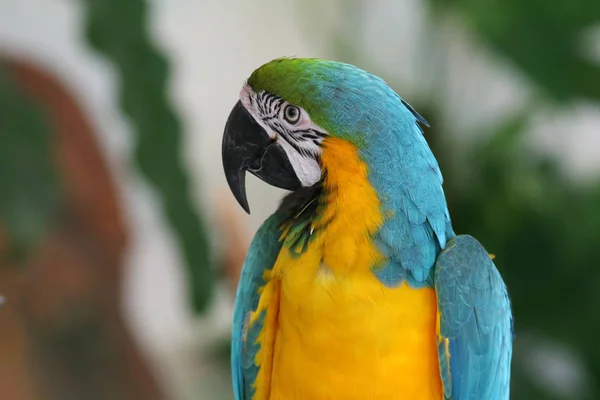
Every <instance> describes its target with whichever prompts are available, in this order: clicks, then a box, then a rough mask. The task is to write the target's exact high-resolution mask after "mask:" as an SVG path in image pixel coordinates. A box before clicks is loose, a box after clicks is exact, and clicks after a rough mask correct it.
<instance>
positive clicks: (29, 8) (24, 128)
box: [0, 0, 600, 400]
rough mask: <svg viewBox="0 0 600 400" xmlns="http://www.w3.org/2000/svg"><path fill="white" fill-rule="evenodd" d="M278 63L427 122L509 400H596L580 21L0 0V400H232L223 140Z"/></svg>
mask: <svg viewBox="0 0 600 400" xmlns="http://www.w3.org/2000/svg"><path fill="white" fill-rule="evenodd" d="M279 56H308V57H313V56H314V57H323V58H329V59H335V60H339V61H345V62H350V63H353V64H356V65H358V66H360V67H362V68H365V69H368V70H370V71H371V72H374V73H376V74H378V75H380V76H382V77H383V78H384V79H386V80H387V81H388V83H390V85H392V86H393V87H394V88H395V89H396V90H397V91H398V93H400V95H401V96H402V97H403V98H405V99H406V100H407V101H408V102H410V103H411V104H412V105H413V106H414V107H415V108H416V109H417V110H418V111H419V112H420V113H421V114H423V115H424V116H425V118H426V119H427V120H428V121H429V123H430V124H431V128H430V129H426V131H425V135H426V138H427V140H428V141H429V143H430V145H431V146H432V148H433V151H434V153H435V154H436V156H437V158H438V160H439V162H440V165H441V167H442V172H443V173H444V177H445V190H446V194H447V198H448V201H449V206H450V212H451V215H452V217H453V222H454V226H455V230H456V231H457V232H459V233H467V232H468V233H470V234H472V235H474V236H476V237H477V238H478V239H479V240H480V241H481V242H482V243H483V244H484V245H485V246H486V248H487V249H488V250H489V251H490V252H491V253H494V254H495V255H496V259H495V261H496V264H497V266H498V268H499V269H500V270H501V273H502V275H503V277H504V279H505V281H506V283H507V285H508V287H509V291H510V294H511V297H512V301H513V307H514V314H515V325H516V331H517V339H516V342H515V356H514V362H513V380H512V395H511V398H512V399H517V400H518V399H541V400H545V399H548V400H550V399H552V400H562V399H565V400H567V399H577V400H579V399H581V400H587V399H590V400H593V399H600V347H599V346H598V345H597V342H596V339H597V334H598V332H600V312H599V311H598V309H600V251H599V249H600V173H599V172H600V107H599V101H600V2H598V1H596V0H576V1H568V2H561V1H542V0H528V1H517V0H506V1H503V2H499V1H491V0H479V1H475V0H377V1H366V0H345V1H344V0H331V1H316V0H303V1H299V0H284V1H276V0H259V1H254V2H244V1H243V0H236V1H217V0H212V1H209V0H170V1H169V0H154V1H145V0H80V1H77V0H4V1H3V2H1V3H0V294H1V295H2V296H3V305H2V306H1V307H0V341H1V342H2V343H3V346H2V348H1V349H0V382H2V383H1V385H0V386H1V389H0V391H1V393H2V394H1V395H0V397H1V398H2V399H10V400H13V399H14V400H30V399H31V400H38V399H40V400H42V399H44V400H45V399H60V400H65V399H76V400H78V399H83V398H85V399H93V400H95V399H117V400H119V399H123V400H127V399H133V400H137V399H143V400H146V399H148V400H151V399H175V400H179V399H182V400H184V399H185V400H187V399H190V400H191V399H215V400H220V399H223V400H229V399H232V398H233V394H232V391H231V387H230V376H229V366H228V351H229V350H228V339H229V329H230V319H231V314H232V305H233V293H234V290H235V285H236V284H237V277H238V274H239V270H240V267H241V263H242V261H243V257H244V254H245V251H246V248H247V245H248V243H249V240H250V238H251V236H252V234H253V233H254V231H255V230H256V229H257V227H258V225H259V224H260V222H261V221H262V220H264V218H266V216H267V215H269V214H270V213H271V212H272V211H273V210H274V208H275V207H276V204H277V202H278V199H279V198H280V196H281V195H282V194H283V192H282V191H280V190H277V189H274V188H270V187H267V186H266V185H264V184H262V183H260V182H258V181H256V180H254V179H251V180H250V182H249V198H250V204H251V208H252V210H253V213H252V215H251V216H246V215H245V214H243V213H242V212H241V210H240V209H239V207H238V206H237V204H235V202H234V201H233V198H232V197H231V195H230V194H229V192H228V189H227V186H226V182H225V179H224V176H223V173H222V169H221V161H220V138H221V132H222V129H223V126H224V123H225V120H226V118H227V115H228V113H229V111H230V109H231V107H232V106H233V104H234V103H235V101H236V99H237V96H238V91H239V89H240V87H241V84H242V82H243V81H244V80H245V79H246V77H247V76H248V75H249V74H250V73H251V72H252V70H253V69H254V68H256V67H258V66H259V65H261V64H262V63H264V62H266V61H268V60H270V59H272V58H275V57H279Z"/></svg>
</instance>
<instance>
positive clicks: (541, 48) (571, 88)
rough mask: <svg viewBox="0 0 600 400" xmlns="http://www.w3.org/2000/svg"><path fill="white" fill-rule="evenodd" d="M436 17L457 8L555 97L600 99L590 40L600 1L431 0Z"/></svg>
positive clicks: (598, 74) (480, 33)
mask: <svg viewBox="0 0 600 400" xmlns="http://www.w3.org/2000/svg"><path fill="white" fill-rule="evenodd" d="M429 3H430V5H431V11H432V14H433V15H434V16H437V15H442V16H443V15H445V14H446V12H447V11H452V12H456V13H457V14H458V15H459V16H460V17H461V19H462V20H463V21H467V22H469V23H470V26H471V28H472V30H473V32H475V33H476V34H477V35H478V36H479V37H480V38H481V39H483V40H485V41H486V42H487V43H488V44H490V45H492V46H493V47H494V48H495V50H496V51H498V53H499V54H500V55H504V56H505V57H507V58H509V59H510V60H512V61H513V62H514V63H515V64H517V66H518V67H519V68H520V69H521V70H522V71H523V72H525V73H526V74H527V75H528V77H529V78H530V79H531V80H532V81H533V82H535V83H537V84H538V85H539V86H540V87H541V88H543V89H544V90H545V91H546V92H547V93H548V94H549V95H551V96H552V97H553V98H555V99H556V100H572V99H574V98H579V97H582V98H588V99H595V100H600V64H598V63H597V62H595V61H594V60H593V59H592V58H591V57H589V54H586V51H585V50H586V49H585V38H586V34H587V33H588V32H589V30H590V29H591V28H593V27H595V26H597V24H598V23H599V22H600V1H597V0H571V1H548V0H528V1H522V0H503V1H497V0H429Z"/></svg>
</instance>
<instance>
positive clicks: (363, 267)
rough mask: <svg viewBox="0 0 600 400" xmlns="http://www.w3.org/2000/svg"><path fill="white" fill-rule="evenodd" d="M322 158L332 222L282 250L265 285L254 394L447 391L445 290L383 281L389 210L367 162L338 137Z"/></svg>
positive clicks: (285, 398) (271, 397)
mask: <svg viewBox="0 0 600 400" xmlns="http://www.w3.org/2000/svg"><path fill="white" fill-rule="evenodd" d="M322 162H323V164H324V166H325V167H326V168H327V171H328V175H327V180H326V181H325V188H326V189H327V186H328V185H329V186H330V187H331V190H332V191H335V193H334V196H332V198H331V199H330V200H329V203H328V206H327V208H326V210H325V214H327V215H326V216H325V219H326V220H329V221H330V222H329V223H328V225H327V228H326V229H324V230H322V231H321V232H320V233H319V234H317V235H315V237H314V238H313V239H312V241H311V243H310V245H309V246H308V249H307V250H306V252H304V253H303V254H302V255H301V256H300V257H297V256H293V255H292V254H291V253H290V252H289V251H287V250H286V249H285V248H284V249H283V250H282V251H281V254H280V255H279V258H278V260H277V262H276V264H275V266H274V268H273V270H272V273H271V276H270V279H271V281H270V283H269V284H267V286H266V287H265V289H264V291H263V293H265V294H266V297H269V299H270V301H269V304H268V305H266V304H265V305H264V306H265V308H268V312H267V320H268V321H271V322H270V323H266V324H265V328H264V332H262V338H263V340H264V343H263V344H266V343H270V348H269V349H268V350H267V349H265V350H264V351H261V352H260V353H259V356H257V362H259V363H260V364H261V367H263V366H266V367H267V368H265V370H263V371H261V374H259V377H258V379H257V381H256V382H255V387H256V388H257V390H256V394H255V397H254V400H309V399H310V400H327V399H332V400H334V399H335V400H354V399H356V400H393V399H410V400H441V399H442V398H443V395H442V385H441V381H440V374H439V366H438V358H437V347H436V322H437V305H436V297H435V293H434V291H433V290H432V289H429V288H426V289H413V288H411V287H409V286H408V285H406V284H403V285H401V286H400V287H397V288H387V287H385V286H384V285H382V284H381V283H380V282H379V281H378V280H377V278H376V277H375V276H374V275H373V272H372V268H373V267H376V266H377V265H378V263H379V262H380V261H382V257H381V255H380V254H379V252H378V251H377V249H376V248H375V247H374V245H373V244H372V242H371V239H370V237H371V235H372V234H373V233H374V232H375V231H376V230H377V229H378V228H379V227H380V226H381V223H382V222H383V216H382V215H381V211H380V204H379V200H378V198H377V195H376V193H375V192H374V190H373V189H372V187H371V186H370V184H369V183H368V180H367V171H366V167H365V165H364V164H363V163H362V162H361V161H360V160H359V158H358V156H357V153H356V149H355V148H354V147H353V146H352V145H350V144H348V143H346V142H343V141H341V140H336V139H328V140H327V142H326V143H325V149H324V151H323V155H322ZM273 297H277V300H276V301H273ZM261 300H262V299H261ZM261 302H262V301H261ZM263 304H264V303H263ZM267 357H268V358H269V360H268V362H267V364H264V362H265V358H267ZM261 369H262V368H261ZM267 370H269V371H270V374H269V373H268V371H267Z"/></svg>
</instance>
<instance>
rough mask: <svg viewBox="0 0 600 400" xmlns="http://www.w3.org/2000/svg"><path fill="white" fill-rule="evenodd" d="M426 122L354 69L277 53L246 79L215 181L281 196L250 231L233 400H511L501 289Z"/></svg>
mask: <svg viewBox="0 0 600 400" xmlns="http://www.w3.org/2000/svg"><path fill="white" fill-rule="evenodd" d="M419 124H423V125H426V126H427V122H426V121H425V120H424V119H423V117H421V116H420V115H419V114H418V113H417V112H416V111H415V110H414V109H413V108H412V107H411V106H410V105H409V104H408V103H407V102H406V101H404V100H403V99H402V98H401V97H400V96H399V95H398V94H396V93H395V92H394V91H393V90H392V89H391V88H390V87H389V86H388V85H387V84H386V83H385V82H384V81H383V80H382V79H380V78H379V77H377V76H374V75H372V74H370V73H368V72H366V71H364V70H362V69H359V68H357V67H355V66H352V65H349V64H344V63H339V62H333V61H327V60H320V59H312V58H311V59H306V58H279V59H275V60H273V61H271V62H268V63H267V64H265V65H263V66H261V67H260V68H258V69H257V70H256V71H254V72H253V73H252V75H251V76H250V78H248V80H247V82H246V83H245V84H244V86H243V88H242V90H241V93H240V98H239V101H238V102H237V103H236V105H235V106H234V108H233V110H232V112H231V114H230V115H229V118H228V120H227V123H226V126H225V132H224V136H223V143H222V157H223V167H224V172H225V175H226V178H227V181H228V184H229V187H230V189H231V190H232V192H233V194H234V195H235V197H236V199H237V200H238V202H239V203H240V205H241V206H242V207H243V208H244V209H245V210H246V211H247V212H249V207H248V201H247V198H246V192H245V173H246V171H248V172H250V173H252V174H254V175H255V176H257V177H258V178H260V179H261V180H263V181H265V182H267V183H268V184H271V185H273V186H276V187H279V188H282V189H286V190H289V191H290V193H289V194H287V195H286V196H285V197H284V199H283V200H282V201H281V204H280V206H279V208H278V209H277V210H276V211H275V213H274V214H272V215H271V216H270V217H269V218H268V219H267V220H266V221H265V222H264V223H263V224H262V226H261V227H260V228H259V230H258V231H257V233H256V235H255V237H254V238H253V240H252V243H251V245H250V248H249V250H248V254H247V256H246V260H245V262H244V265H243V268H242V273H241V278H240V282H239V286H238V289H237V294H236V301H235V310H234V320H233V332H232V347H231V351H232V353H231V367H232V376H233V385H234V391H235V398H236V399H237V400H326V399H327V400H328V399H332V400H350V399H353V400H354V399H356V400H392V399H402V400H404V399H406V400H409V399H410V400H444V399H452V400H506V399H508V398H509V384H510V365H511V359H512V344H513V322H512V311H511V305H510V300H509V297H508V294H507V290H506V287H505V284H504V282H503V280H502V277H501V276H500V273H499V272H498V270H497V269H496V266H495V265H494V263H493V261H492V259H491V257H490V255H489V254H488V253H487V251H486V250H485V249H484V248H483V246H482V245H481V244H480V243H479V242H478V241H477V240H476V239H475V238H473V237H472V236H469V235H456V234H455V233H454V231H453V228H452V224H451V220H450V215H449V212H448V208H447V205H446V199H445V195H444V191H443V189H442V175H441V172H440V169H439V167H438V164H437V161H436V159H435V157H434V156H433V154H432V152H431V150H430V148H429V146H428V144H427V142H426V140H425V138H424V136H423V131H422V129H421V125H419Z"/></svg>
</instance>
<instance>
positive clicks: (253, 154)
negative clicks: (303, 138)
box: [222, 101, 302, 214]
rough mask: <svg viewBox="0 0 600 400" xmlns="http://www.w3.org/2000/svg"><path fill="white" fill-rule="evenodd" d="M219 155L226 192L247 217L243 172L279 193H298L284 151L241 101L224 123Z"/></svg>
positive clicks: (292, 172)
mask: <svg viewBox="0 0 600 400" xmlns="http://www.w3.org/2000/svg"><path fill="white" fill-rule="evenodd" d="M222 152H223V153H222V156H223V169H224V170H225V177H226V178H227V183H228V184H229V188H230V189H231V191H232V193H233V195H234V196H235V198H236V200H237V201H238V203H239V204H240V205H241V206H242V208H243V209H244V210H246V212H247V213H248V214H249V213H250V207H249V206H248V199H247V197H246V171H248V172H250V173H251V174H253V175H255V176H257V177H258V178H260V179H262V180H263V181H265V182H267V183H268V184H270V185H273V186H276V187H278V188H281V189H286V190H297V189H299V188H300V187H301V186H302V185H301V184H300V181H299V180H298V177H297V175H296V172H295V171H294V167H293V166H292V164H291V163H290V160H289V159H288V157H287V155H286V154H285V150H283V148H282V147H281V146H280V145H279V144H278V143H277V141H276V140H274V139H271V138H270V137H269V135H268V134H267V132H266V131H265V130H264V129H263V127H261V126H260V125H259V124H258V123H257V122H256V121H255V120H254V118H253V117H252V115H250V113H249V112H248V111H247V110H246V108H245V107H244V106H243V105H242V103H241V102H240V101H238V102H237V103H236V105H235V106H234V107H233V110H232V111H231V114H229V118H228V119H227V124H226V125H225V132H224V134H223V148H222Z"/></svg>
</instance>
